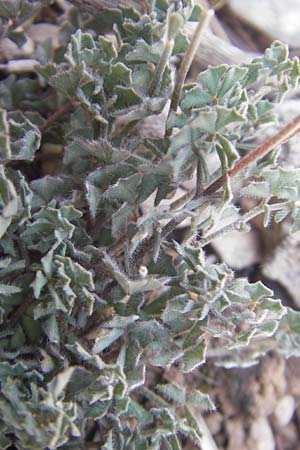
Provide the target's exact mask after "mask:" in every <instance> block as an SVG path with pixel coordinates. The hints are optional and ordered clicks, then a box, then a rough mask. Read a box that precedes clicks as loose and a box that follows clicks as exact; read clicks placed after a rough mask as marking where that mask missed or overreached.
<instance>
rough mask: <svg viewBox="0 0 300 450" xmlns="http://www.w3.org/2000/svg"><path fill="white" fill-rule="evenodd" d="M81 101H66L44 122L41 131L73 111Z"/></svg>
mask: <svg viewBox="0 0 300 450" xmlns="http://www.w3.org/2000/svg"><path fill="white" fill-rule="evenodd" d="M79 105H80V103H79V102H75V101H70V102H68V103H66V104H65V105H63V106H61V107H60V108H59V109H58V110H57V111H55V113H53V114H51V116H49V117H48V119H47V120H46V122H44V123H43V125H41V126H40V131H45V130H46V129H47V128H49V126H50V125H52V124H53V123H55V122H57V121H58V119H60V118H61V117H62V116H64V115H65V114H67V113H68V112H70V111H72V110H73V109H74V108H76V106H79Z"/></svg>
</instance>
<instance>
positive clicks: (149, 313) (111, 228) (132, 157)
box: [0, 0, 300, 450]
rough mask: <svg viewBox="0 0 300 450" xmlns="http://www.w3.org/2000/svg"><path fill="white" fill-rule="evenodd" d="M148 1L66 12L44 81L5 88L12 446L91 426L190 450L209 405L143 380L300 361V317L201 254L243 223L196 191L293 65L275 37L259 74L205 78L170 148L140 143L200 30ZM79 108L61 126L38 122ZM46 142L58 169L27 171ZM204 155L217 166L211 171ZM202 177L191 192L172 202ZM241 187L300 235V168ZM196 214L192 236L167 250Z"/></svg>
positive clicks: (76, 439)
mask: <svg viewBox="0 0 300 450" xmlns="http://www.w3.org/2000/svg"><path fill="white" fill-rule="evenodd" d="M154 3H156V5H154V12H153V13H151V14H149V15H147V14H145V15H143V16H139V15H138V13H137V12H135V11H133V10H132V9H123V10H108V11H106V12H103V14H101V15H99V16H96V17H94V18H92V17H91V16H88V17H86V15H80V14H79V13H78V12H77V11H73V13H72V14H73V16H72V15H71V16H70V23H69V24H68V27H65V28H62V30H61V36H60V37H61V42H62V44H61V48H59V50H58V51H57V52H52V53H53V54H52V57H47V58H44V57H45V55H46V49H45V48H43V49H41V48H40V49H39V54H38V55H37V57H39V60H40V61H41V63H42V64H40V65H38V66H37V67H36V73H37V76H36V79H35V80H33V79H29V78H28V79H27V78H26V77H24V78H18V77H14V76H9V77H7V78H6V79H3V80H1V82H0V92H1V93H2V99H1V110H0V143H1V146H0V158H1V165H0V202H1V203H0V206H1V211H0V212H1V215H0V237H1V241H0V256H1V258H0V269H1V270H0V323H1V325H2V328H1V332H0V387H1V390H0V446H1V448H3V449H6V448H10V446H11V445H13V446H14V448H17V449H56V448H61V449H75V448H76V449H81V448H82V449H84V448H87V447H86V446H87V445H88V444H89V442H90V441H91V440H92V439H93V438H94V434H95V430H96V428H97V427H99V429H100V437H99V438H98V441H97V445H98V447H99V448H103V449H114V450H115V449H117V450H126V449H128V450H129V449H140V450H146V449H149V450H150V449H151V450H154V449H175V450H179V449H181V448H182V447H181V445H182V440H183V438H185V439H189V440H190V441H191V442H193V443H194V445H195V446H197V447H199V448H201V430H200V428H199V425H198V423H197V420H196V418H195V415H194V414H193V408H196V409H200V410H201V409H202V410H208V411H212V410H214V409H215V406H214V405H213V403H212V401H211V400H210V398H209V395H208V393H207V392H202V391H201V389H194V390H190V389H187V388H185V387H182V386H179V385H177V384H175V383H166V384H157V385H155V382H154V384H149V385H147V384H146V383H147V381H146V380H147V379H146V373H147V371H151V367H161V368H169V367H170V366H171V365H175V366H176V367H177V369H178V370H180V371H182V372H183V373H187V372H190V371H192V370H197V368H198V367H200V366H202V365H204V364H205V363H206V360H207V357H210V356H214V354H217V355H218V358H217V363H218V364H219V365H223V366H225V367H248V366H250V365H253V364H256V363H257V362H258V360H259V357H260V356H261V355H264V354H265V353H266V352H267V351H269V349H271V348H274V345H276V346H277V348H278V350H279V351H281V352H282V353H283V354H285V355H286V356H291V355H299V354H300V350H299V349H300V340H299V327H300V320H299V313H298V312H297V311H293V310H292V309H289V308H286V307H284V306H283V305H282V303H281V301H280V300H279V299H276V298H274V297H273V293H272V291H271V290H270V289H268V288H266V287H265V286H264V285H263V284H262V283H261V282H256V283H250V282H249V281H248V280H247V279H245V278H239V277H236V276H235V274H234V273H233V272H232V271H231V270H230V269H229V268H228V267H227V266H226V265H225V264H222V263H208V262H207V261H206V259H205V252H204V250H203V249H202V243H203V242H205V238H206V237H207V236H208V237H209V236H210V235H211V234H213V233H214V232H216V231H217V232H220V231H221V232H222V230H226V227H227V226H228V224H231V223H233V222H234V223H235V222H236V221H238V223H239V226H240V228H243V227H244V228H245V226H246V222H247V220H246V218H244V217H242V216H241V213H240V211H239V210H238V208H237V207H236V206H235V204H234V201H235V200H236V198H235V199H234V194H236V193H231V190H230V183H229V181H230V180H228V178H227V184H225V186H224V188H223V189H222V190H220V191H219V192H218V193H215V194H214V195H204V194H203V189H202V187H203V186H204V185H207V184H209V183H210V182H211V181H212V180H214V179H215V178H217V177H218V176H219V175H220V174H222V173H223V174H226V173H227V170H228V169H230V168H232V167H233V166H234V164H235V162H236V161H237V160H238V159H239V158H240V157H241V155H242V154H244V152H247V151H249V149H251V147H252V146H253V145H252V144H253V134H256V133H258V132H259V130H260V127H261V126H262V125H265V124H267V123H269V122H273V121H274V120H276V116H275V114H274V104H275V100H276V99H278V100H279V99H281V98H282V97H283V95H284V94H285V92H286V91H287V90H289V89H290V88H291V87H294V86H296V84H297V80H298V77H299V73H300V71H299V61H298V60H297V59H296V58H294V59H289V57H288V52H287V49H286V47H285V46H284V45H283V44H281V43H279V42H275V43H274V44H273V45H272V46H271V48H270V49H268V50H267V51H266V53H265V55H264V56H262V57H259V58H256V59H255V60H254V61H253V63H251V64H246V65H245V64H244V65H241V66H232V67H229V66H226V65H221V66H218V67H211V68H209V69H207V70H206V71H204V72H201V73H200V74H199V76H198V77H197V79H196V81H195V82H193V83H191V84H186V85H185V86H184V88H183V91H182V93H181V97H180V108H179V110H178V112H176V113H174V112H173V113H171V114H170V116H169V118H168V121H167V124H166V133H165V136H164V137H159V136H157V137H156V138H151V139H150V138H146V137H144V136H143V133H142V132H141V131H140V130H141V128H142V127H143V123H142V122H141V120H142V119H144V118H146V117H151V116H153V115H155V114H158V113H160V112H161V111H162V110H163V109H164V107H165V106H166V105H167V103H168V100H170V98H171V96H172V89H173V84H174V83H173V82H174V79H175V76H176V68H175V62H176V61H177V60H178V55H180V54H182V53H184V52H185V51H186V49H187V48H188V45H189V41H188V38H187V37H186V36H185V34H184V24H186V23H187V22H188V21H195V20H198V18H199V16H200V18H201V9H200V8H198V7H195V8H193V5H192V2H190V1H182V2H176V11H174V10H173V7H174V8H175V2H174V5H173V3H172V4H171V6H170V5H169V2H166V1H164V0H160V1H157V2H154ZM170 3H171V2H170ZM40 7H41V2H38V1H37V2H29V1H25V0H24V1H22V0H14V1H6V0H3V1H0V17H1V20H2V23H1V26H2V25H3V26H4V25H5V26H6V25H7V26H6V28H5V30H6V31H7V32H10V31H11V30H10V27H11V23H12V21H10V19H12V18H14V19H15V21H14V22H13V23H17V22H18V23H23V22H24V21H26V20H27V18H28V14H29V12H30V13H31V14H32V13H33V9H34V11H37V10H38V9H39V8H40ZM32 8H33V9H32ZM74 14H75V19H74ZM78 23H80V24H82V30H77V31H76V28H77V25H76V24H78ZM7 27H8V28H7ZM99 29H101V30H105V31H108V30H110V31H112V32H113V33H114V34H115V39H111V34H110V35H109V36H102V35H99ZM70 34H72V36H70ZM66 37H67V39H66ZM64 39H65V40H64ZM169 41H174V42H172V45H173V46H172V48H171V50H172V51H166V48H167V43H168V42H169ZM169 50H170V49H169ZM43 52H44V53H43ZM50 53H51V52H50ZM62 54H64V58H63V59H62V57H61V55H62ZM43 55H44V56H43ZM45 60H47V63H46V64H43V62H44V61H45ZM41 77H43V82H41ZM153 77H155V81H157V82H156V83H155V86H154V89H149V86H151V84H150V83H151V80H153ZM45 83H46V84H45ZM42 91H43V96H41V95H40V94H41V92H42ZM28 99H29V100H28ZM270 99H272V101H271V100H270ZM68 101H69V102H70V109H69V110H68V111H67V113H66V110H64V112H65V115H64V120H62V121H59V120H58V123H57V122H55V121H51V120H48V121H45V119H44V117H48V118H49V116H50V119H51V114H53V112H55V111H56V110H57V109H59V110H60V108H61V106H62V105H63V106H65V104H67V102H68ZM16 104H17V105H18V108H19V109H20V111H18V112H13V111H15V109H16ZM70 111H71V112H70ZM52 118H53V116H52ZM139 127H140V129H139ZM142 131H143V129H142ZM42 138H43V141H42V142H46V143H47V142H50V143H57V144H63V145H64V154H63V167H62V169H61V170H60V173H59V175H55V176H53V175H47V174H45V173H42V172H41V173H35V175H34V176H32V175H30V173H31V172H29V171H28V168H35V167H36V166H34V164H35V163H36V162H37V161H39V158H40V157H41V156H40V148H41V139H42ZM245 149H246V150H245ZM210 155H212V156H217V158H219V163H218V164H216V165H215V166H214V167H213V169H211V168H209V167H208V160H209V158H210ZM217 158H215V160H217ZM195 171H197V188H198V189H197V192H196V194H195V192H194V191H192V192H189V193H188V194H185V195H183V196H182V197H180V198H179V199H178V197H175V198H176V199H175V198H174V196H175V194H177V193H178V188H179V185H180V183H181V182H182V181H186V180H188V179H190V178H191V176H192V175H193V173H194V172H195ZM243 176H244V187H243V189H242V190H241V191H240V193H239V194H240V195H247V196H252V197H255V198H257V199H259V201H260V205H261V209H260V211H264V213H265V221H266V223H268V221H269V220H270V217H271V216H272V215H274V218H275V221H277V222H280V221H282V220H283V219H284V218H285V217H286V216H287V215H290V216H291V217H292V218H293V225H292V230H291V231H292V232H296V231H298V230H299V224H300V213H299V186H300V181H299V180H300V173H299V170H298V169H294V170H286V169H280V168H278V167H277V166H276V165H275V164H274V158H272V157H267V158H264V161H261V162H260V163H257V164H252V165H251V166H250V167H248V168H246V170H245V172H244V173H243ZM149 205H150V206H149ZM185 219H187V220H188V223H189V225H188V231H187V233H186V235H185V238H184V240H183V242H180V243H179V242H176V241H173V240H172V239H171V238H170V236H169V234H170V232H171V231H172V230H174V229H175V228H176V226H177V225H178V224H179V223H181V222H182V221H183V220H185ZM200 233H201V237H203V239H204V241H203V240H202V239H200V240H199V234H200Z"/></svg>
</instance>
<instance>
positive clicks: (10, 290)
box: [0, 283, 22, 296]
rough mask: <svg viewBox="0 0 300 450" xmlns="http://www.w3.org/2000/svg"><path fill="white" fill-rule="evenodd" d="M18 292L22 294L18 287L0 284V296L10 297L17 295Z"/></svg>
mask: <svg viewBox="0 0 300 450" xmlns="http://www.w3.org/2000/svg"><path fill="white" fill-rule="evenodd" d="M18 292H22V289H21V288H19V287H18V286H12V285H9V284H2V283H1V284H0V294H1V295H5V296H6V295H12V294H17V293H18Z"/></svg>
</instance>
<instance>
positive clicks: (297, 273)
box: [262, 235, 300, 307]
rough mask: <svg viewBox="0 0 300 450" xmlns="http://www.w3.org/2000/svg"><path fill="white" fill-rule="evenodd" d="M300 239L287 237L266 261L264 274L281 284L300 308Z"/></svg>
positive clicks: (294, 236)
mask: <svg viewBox="0 0 300 450" xmlns="http://www.w3.org/2000/svg"><path fill="white" fill-rule="evenodd" d="M299 249H300V237H299V236H296V235H293V236H287V237H286V238H284V240H283V241H282V242H281V244H280V245H279V246H278V247H277V248H276V249H275V251H274V254H273V255H272V256H271V257H270V258H269V259H268V260H267V261H266V263H265V264H264V266H263V270H262V273H263V275H264V276H266V277H268V278H270V279H271V280H275V281H277V282H278V283H280V284H281V285H282V286H283V287H284V288H285V289H286V290H287V292H288V293H289V294H290V296H291V297H292V299H293V301H294V303H295V305H296V306H297V307H299V306H300V254H299Z"/></svg>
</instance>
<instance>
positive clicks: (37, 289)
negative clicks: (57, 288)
mask: <svg viewBox="0 0 300 450" xmlns="http://www.w3.org/2000/svg"><path fill="white" fill-rule="evenodd" d="M47 283H48V280H47V278H46V277H45V275H44V274H43V272H42V271H41V270H38V271H37V273H36V276H35V279H34V280H33V282H32V283H31V285H30V286H31V287H32V289H33V292H34V297H35V298H36V299H39V298H40V295H41V291H42V289H43V287H44V286H46V284H47Z"/></svg>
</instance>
